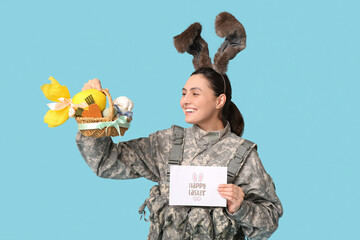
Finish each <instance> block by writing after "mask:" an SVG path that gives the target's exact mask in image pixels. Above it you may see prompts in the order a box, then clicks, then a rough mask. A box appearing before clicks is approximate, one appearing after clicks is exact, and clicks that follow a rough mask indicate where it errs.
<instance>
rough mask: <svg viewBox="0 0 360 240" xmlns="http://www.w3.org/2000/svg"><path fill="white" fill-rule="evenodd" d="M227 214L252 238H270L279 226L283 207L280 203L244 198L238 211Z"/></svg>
mask: <svg viewBox="0 0 360 240" xmlns="http://www.w3.org/2000/svg"><path fill="white" fill-rule="evenodd" d="M227 214H228V215H229V216H230V217H231V218H233V219H234V220H235V221H236V222H238V223H239V225H240V226H241V228H242V230H243V232H244V233H245V235H246V236H247V237H249V238H250V239H268V238H269V237H270V236H271V235H272V234H273V233H274V232H275V230H276V229H277V228H278V224H279V218H280V216H281V215H282V207H281V204H280V202H279V203H270V202H263V203H255V202H253V201H251V200H244V201H243V202H242V204H241V206H240V208H239V210H238V211H237V212H235V213H234V214H229V213H228V212H227Z"/></svg>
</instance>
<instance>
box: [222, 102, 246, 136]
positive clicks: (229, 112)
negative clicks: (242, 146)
mask: <svg viewBox="0 0 360 240" xmlns="http://www.w3.org/2000/svg"><path fill="white" fill-rule="evenodd" d="M223 119H225V120H227V121H228V122H229V124H230V128H231V131H232V132H233V133H235V134H236V135H238V136H240V137H241V136H242V134H243V132H244V125H245V123H244V119H243V116H242V115H241V112H240V111H239V109H238V108H237V106H236V105H235V103H233V101H230V102H229V103H227V104H226V105H225V106H224V108H223Z"/></svg>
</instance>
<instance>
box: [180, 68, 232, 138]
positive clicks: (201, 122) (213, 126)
mask: <svg viewBox="0 0 360 240" xmlns="http://www.w3.org/2000/svg"><path fill="white" fill-rule="evenodd" d="M224 97H225V95H223V94H222V95H220V96H219V97H216V96H215V95H214V91H213V90H212V89H211V88H210V87H209V82H208V80H207V79H206V78H205V77H204V76H203V75H202V74H196V75H192V76H191V77H190V78H189V79H188V81H187V82H186V84H185V86H184V88H183V89H182V98H181V100H180V105H181V108H182V109H183V111H184V114H185V121H186V122H187V123H191V124H197V125H198V126H199V127H200V128H201V129H203V130H205V131H216V130H220V129H223V128H224V125H223V122H222V120H221V119H220V117H219V116H220V114H219V113H220V111H221V108H222V106H223V105H224V103H225V101H224ZM225 100H226V97H225Z"/></svg>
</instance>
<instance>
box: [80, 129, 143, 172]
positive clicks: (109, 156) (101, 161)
mask: <svg viewBox="0 0 360 240" xmlns="http://www.w3.org/2000/svg"><path fill="white" fill-rule="evenodd" d="M76 144H77V146H78V148H79V151H80V153H81V155H82V157H83V158H84V160H85V162H86V163H87V164H88V165H89V167H90V168H91V169H92V171H93V172H94V173H95V174H96V175H98V176H99V177H103V178H112V179H131V178H138V177H140V175H138V174H137V173H135V172H133V171H132V169H131V168H130V167H128V166H126V165H125V164H124V163H123V162H121V161H119V160H118V154H119V152H118V149H117V148H116V146H115V144H114V143H113V142H112V140H111V137H102V138H92V137H86V136H84V135H82V134H81V133H80V132H78V133H77V135H76Z"/></svg>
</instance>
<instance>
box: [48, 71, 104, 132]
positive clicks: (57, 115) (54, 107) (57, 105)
mask: <svg viewBox="0 0 360 240" xmlns="http://www.w3.org/2000/svg"><path fill="white" fill-rule="evenodd" d="M49 80H50V81H51V83H50V84H44V85H42V86H41V90H42V91H43V93H44V95H45V97H46V98H47V99H49V100H51V101H53V102H54V103H49V104H48V106H49V108H50V110H49V111H48V112H47V113H46V114H45V116H44V122H45V123H47V124H48V126H49V127H57V126H59V125H61V124H63V123H64V122H66V120H68V118H69V117H73V116H74V115H75V110H76V109H77V108H79V107H80V108H83V109H87V107H88V105H87V103H86V101H85V98H87V97H88V96H90V95H92V96H93V98H94V101H95V103H96V104H97V105H98V106H99V108H100V110H101V111H103V110H104V109H105V107H106V96H105V95H104V94H103V93H102V92H101V91H99V90H96V89H87V90H85V91H82V92H80V93H78V94H76V95H75V96H74V97H73V99H71V98H70V93H69V90H68V88H67V87H66V86H63V85H60V84H59V83H58V81H56V80H55V78H53V77H50V78H49Z"/></svg>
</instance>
